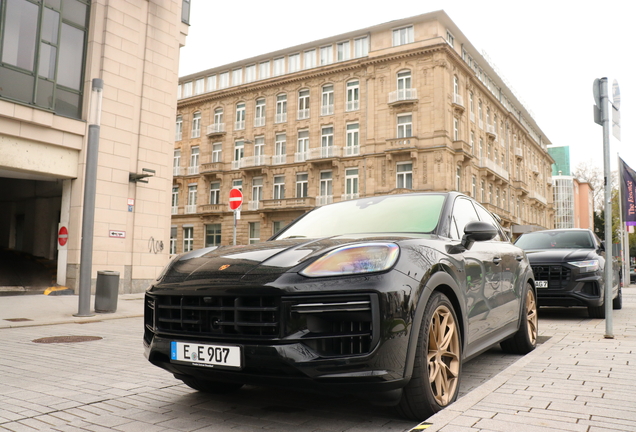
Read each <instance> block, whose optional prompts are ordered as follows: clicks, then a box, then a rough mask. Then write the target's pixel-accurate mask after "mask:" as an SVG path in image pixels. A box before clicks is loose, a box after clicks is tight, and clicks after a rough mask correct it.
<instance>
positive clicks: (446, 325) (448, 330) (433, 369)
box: [427, 305, 536, 407]
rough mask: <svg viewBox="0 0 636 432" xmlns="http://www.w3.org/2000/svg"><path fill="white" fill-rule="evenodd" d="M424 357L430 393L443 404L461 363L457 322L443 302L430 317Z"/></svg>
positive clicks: (447, 400)
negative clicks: (426, 352) (426, 353)
mask: <svg viewBox="0 0 636 432" xmlns="http://www.w3.org/2000/svg"><path fill="white" fill-rule="evenodd" d="M535 319H536V318H535ZM528 325H529V324H528ZM535 328H536V325H535ZM427 357H428V378H429V382H430V385H431V390H432V392H433V396H434V397H435V400H436V401H437V403H438V404H439V405H440V406H442V407H444V406H446V405H448V404H450V403H451V402H452V400H453V397H454V395H455V393H456V389H457V385H458V383H459V370H460V365H461V361H460V358H459V357H460V346H459V333H458V329H457V323H456V322H455V318H454V317H453V314H452V313H451V311H450V310H449V309H448V307H446V305H440V306H439V307H438V308H437V309H435V312H434V313H433V316H432V318H431V326H430V328H429V339H428V356H427Z"/></svg>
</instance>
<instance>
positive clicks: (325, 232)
mask: <svg viewBox="0 0 636 432" xmlns="http://www.w3.org/2000/svg"><path fill="white" fill-rule="evenodd" d="M445 199H446V195H438V194H431V195H391V196H383V197H371V198H364V199H358V200H352V201H343V202H340V203H337V204H331V205H328V206H324V207H319V208H317V209H315V210H313V211H312V212H310V213H308V214H307V215H306V216H304V217H303V218H302V219H300V220H298V221H297V222H296V223H294V224H293V225H291V226H290V227H289V228H288V229H287V230H285V231H284V232H283V233H281V234H280V235H278V236H277V237H276V240H281V239H286V238H303V237H307V238H321V237H331V236H336V235H343V234H360V233H389V232H390V233H430V232H433V230H435V227H437V223H438V222H439V218H440V214H441V212H442V207H443V206H444V200H445Z"/></svg>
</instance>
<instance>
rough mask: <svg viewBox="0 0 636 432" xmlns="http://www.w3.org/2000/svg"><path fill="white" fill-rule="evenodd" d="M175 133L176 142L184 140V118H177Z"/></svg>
mask: <svg viewBox="0 0 636 432" xmlns="http://www.w3.org/2000/svg"><path fill="white" fill-rule="evenodd" d="M175 132H176V133H175V138H174V139H175V141H181V140H182V139H183V117H182V116H180V115H178V116H177V125H176V128H175Z"/></svg>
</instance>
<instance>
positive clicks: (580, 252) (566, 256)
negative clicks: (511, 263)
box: [526, 249, 596, 264]
mask: <svg viewBox="0 0 636 432" xmlns="http://www.w3.org/2000/svg"><path fill="white" fill-rule="evenodd" d="M526 255H528V260H530V263H531V264H532V263H551V262H554V263H559V262H572V261H583V260H587V259H592V258H594V257H595V255H596V253H595V251H594V250H592V249H537V250H526Z"/></svg>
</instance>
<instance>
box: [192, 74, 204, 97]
mask: <svg viewBox="0 0 636 432" xmlns="http://www.w3.org/2000/svg"><path fill="white" fill-rule="evenodd" d="M204 91H205V80H204V79H203V78H201V79H198V80H196V81H195V82H194V94H195V95H199V94H201V93H203V92H204Z"/></svg>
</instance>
